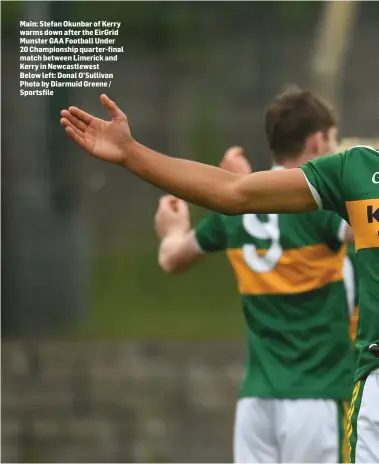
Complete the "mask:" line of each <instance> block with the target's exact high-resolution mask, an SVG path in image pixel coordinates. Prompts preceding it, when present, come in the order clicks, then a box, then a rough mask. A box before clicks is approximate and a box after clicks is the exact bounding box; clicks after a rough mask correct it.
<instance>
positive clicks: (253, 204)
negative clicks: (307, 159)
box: [235, 168, 317, 213]
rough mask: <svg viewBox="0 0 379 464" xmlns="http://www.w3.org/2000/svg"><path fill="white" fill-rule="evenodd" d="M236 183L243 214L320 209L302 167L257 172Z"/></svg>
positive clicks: (298, 211) (300, 211)
mask: <svg viewBox="0 0 379 464" xmlns="http://www.w3.org/2000/svg"><path fill="white" fill-rule="evenodd" d="M236 182H237V183H238V185H237V186H236V187H235V188H236V190H237V192H238V195H239V197H240V205H241V207H240V211H239V212H240V213H306V212H310V211H314V210H316V209H317V202H316V199H315V197H314V194H312V191H311V186H310V185H309V183H308V182H307V179H306V177H305V176H304V173H303V172H302V170H301V169H299V168H296V169H283V170H280V171H279V170H278V171H275V170H272V171H263V172H256V173H253V174H249V175H248V176H242V177H240V178H239V180H238V181H236Z"/></svg>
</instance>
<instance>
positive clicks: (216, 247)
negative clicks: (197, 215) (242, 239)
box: [195, 213, 227, 253]
mask: <svg viewBox="0 0 379 464" xmlns="http://www.w3.org/2000/svg"><path fill="white" fill-rule="evenodd" d="M195 235H196V240H197V243H198V244H199V246H200V248H201V249H202V251H204V252H206V253H211V252H214V251H222V250H225V249H226V248H227V243H226V242H227V241H226V232H225V226H224V222H223V220H222V215H221V214H220V213H211V214H209V215H208V216H207V217H206V218H205V219H204V220H203V221H201V222H200V224H199V225H198V226H197V227H196V229H195Z"/></svg>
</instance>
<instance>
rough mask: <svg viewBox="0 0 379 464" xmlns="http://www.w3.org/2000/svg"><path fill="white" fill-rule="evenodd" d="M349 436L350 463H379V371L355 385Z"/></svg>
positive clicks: (350, 413)
mask: <svg viewBox="0 0 379 464" xmlns="http://www.w3.org/2000/svg"><path fill="white" fill-rule="evenodd" d="M348 434H349V438H350V462H352V463H357V464H363V463H365V464H367V463H370V464H372V463H376V464H377V463H379V369H376V370H375V371H373V372H371V374H370V375H369V376H368V377H367V379H366V380H360V381H358V382H357V383H356V384H355V388H354V391H353V398H352V401H351V407H350V410H349V425H348Z"/></svg>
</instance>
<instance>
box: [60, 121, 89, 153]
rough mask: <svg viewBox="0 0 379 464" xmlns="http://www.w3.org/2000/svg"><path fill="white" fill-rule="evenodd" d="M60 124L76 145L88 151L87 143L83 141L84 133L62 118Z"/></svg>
mask: <svg viewBox="0 0 379 464" xmlns="http://www.w3.org/2000/svg"><path fill="white" fill-rule="evenodd" d="M60 122H61V124H62V126H63V127H64V129H65V131H66V133H67V135H68V136H69V137H70V138H71V139H72V140H73V141H74V142H76V143H77V144H78V145H80V146H81V147H82V148H84V149H85V150H87V149H88V142H87V141H86V139H85V136H84V133H83V132H82V131H81V130H80V129H77V128H76V127H75V126H74V125H73V124H72V123H71V122H70V121H69V120H68V119H66V118H62V119H61V121H60Z"/></svg>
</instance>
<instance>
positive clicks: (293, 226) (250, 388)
mask: <svg viewBox="0 0 379 464" xmlns="http://www.w3.org/2000/svg"><path fill="white" fill-rule="evenodd" d="M345 225H346V223H345V221H342V220H341V218H340V217H339V216H337V215H336V214H334V213H331V212H328V211H318V212H314V213H309V214H281V215H277V214H268V215H264V214H259V215H258V214H245V215H243V216H234V217H233V216H224V215H222V214H218V213H212V214H211V215H209V216H208V217H207V218H206V219H205V220H204V221H203V222H202V223H201V224H200V225H199V226H198V227H197V229H196V237H197V241H198V244H199V246H200V248H201V249H202V250H203V251H204V252H214V251H221V250H226V251H227V255H228V257H229V259H230V261H231V264H232V266H233V269H234V272H235V275H236V278H237V283H238V289H239V293H240V294H241V297H242V303H243V313H244V319H245V330H246V336H247V348H248V356H247V362H246V366H245V376H244V379H243V381H242V384H241V387H240V397H249V396H255V397H262V398H290V399H295V398H331V399H341V400H342V399H345V400H347V399H350V395H351V387H352V379H353V369H354V362H353V349H352V345H351V341H350V338H349V331H348V324H349V315H348V310H347V301H346V294H345V287H344V284H343V280H342V269H343V259H344V257H345V254H346V247H345V246H341V242H342V241H343V237H342V235H343V233H344V230H345V228H344V226H345Z"/></svg>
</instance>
